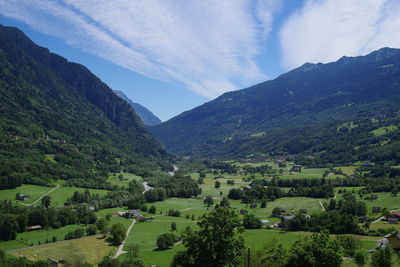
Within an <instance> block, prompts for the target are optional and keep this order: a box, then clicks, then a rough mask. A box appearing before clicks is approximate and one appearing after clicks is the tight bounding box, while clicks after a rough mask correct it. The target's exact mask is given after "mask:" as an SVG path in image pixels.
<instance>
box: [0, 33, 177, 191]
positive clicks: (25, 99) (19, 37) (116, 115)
mask: <svg viewBox="0 0 400 267" xmlns="http://www.w3.org/2000/svg"><path fill="white" fill-rule="evenodd" d="M0 102H1V105H0V112H1V120H0V162H1V163H2V164H1V166H0V176H1V177H2V179H1V187H2V188H12V187H15V186H18V185H20V184H21V182H24V183H33V184H41V185H44V184H49V183H50V182H51V181H52V180H54V179H66V180H68V179H81V180H82V179H83V180H86V181H88V180H97V181H98V180H103V181H104V179H105V178H106V177H107V176H108V173H110V172H111V173H112V172H120V171H121V169H124V171H129V172H132V173H136V174H138V175H142V174H144V173H146V172H148V171H149V170H150V169H153V170H154V169H160V168H161V169H164V170H167V169H169V168H170V167H169V156H168V155H167V153H166V152H165V151H164V150H163V148H162V147H161V145H160V144H159V143H158V142H157V141H156V140H155V139H154V138H153V136H152V135H151V134H150V133H149V132H148V131H147V130H146V129H145V128H144V126H143V124H142V122H141V121H140V119H139V117H138V116H137V115H136V114H135V112H134V111H133V109H132V107H130V106H129V105H128V104H127V103H126V102H125V101H124V100H122V99H120V98H119V97H118V96H116V95H115V94H114V93H113V91H112V90H111V89H110V88H109V87H108V86H107V85H106V84H104V83H103V82H102V81H101V80H100V79H99V78H97V77H96V76H94V75H93V74H92V73H91V72H90V71H89V70H88V69H86V68H85V67H84V66H82V65H79V64H76V63H72V62H68V61H67V60H66V59H64V58H63V57H61V56H58V55H56V54H53V53H51V52H50V51H49V50H48V49H46V48H43V47H39V46H37V45H36V44H34V43H33V42H32V41H31V40H30V39H28V38H27V37H26V36H25V35H24V34H23V33H22V32H21V31H19V30H18V29H15V28H11V27H3V26H1V27H0Z"/></svg>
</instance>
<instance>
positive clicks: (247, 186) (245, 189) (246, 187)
mask: <svg viewBox="0 0 400 267" xmlns="http://www.w3.org/2000/svg"><path fill="white" fill-rule="evenodd" d="M251 188H252V187H251V185H246V186H243V191H248V190H251Z"/></svg>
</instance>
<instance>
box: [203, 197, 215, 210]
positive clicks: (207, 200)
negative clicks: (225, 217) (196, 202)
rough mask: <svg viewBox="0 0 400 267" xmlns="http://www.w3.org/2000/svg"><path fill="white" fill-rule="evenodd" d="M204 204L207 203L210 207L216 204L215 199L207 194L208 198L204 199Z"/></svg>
mask: <svg viewBox="0 0 400 267" xmlns="http://www.w3.org/2000/svg"><path fill="white" fill-rule="evenodd" d="M203 203H204V205H207V207H210V206H212V205H214V199H213V197H212V196H206V198H205V199H204V200H203Z"/></svg>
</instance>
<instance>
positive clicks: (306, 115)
mask: <svg viewBox="0 0 400 267" xmlns="http://www.w3.org/2000/svg"><path fill="white" fill-rule="evenodd" d="M399 107H400V49H392V48H382V49H380V50H378V51H374V52H372V53H371V54H369V55H366V56H359V57H342V58H341V59H339V60H338V61H336V62H333V63H328V64H310V63H306V64H304V65H303V66H301V67H299V68H297V69H294V70H292V71H290V72H288V73H286V74H283V75H281V76H279V77H278V78H276V79H274V80H271V81H267V82H264V83H260V84H258V85H255V86H252V87H250V88H247V89H243V90H240V91H233V92H229V93H225V94H223V95H222V96H220V97H218V98H217V99H215V100H213V101H211V102H208V103H206V104H204V105H202V106H199V107H197V108H195V109H193V110H190V111H187V112H184V113H182V114H180V115H179V116H177V117H174V118H172V119H171V120H169V121H167V122H165V123H162V124H160V125H157V126H155V127H153V128H152V129H151V131H152V132H153V133H154V134H155V135H156V136H157V137H158V138H159V140H161V142H162V143H163V144H164V145H165V146H166V147H167V150H169V151H170V152H172V153H175V154H178V155H191V156H200V157H202V156H226V155H230V154H232V153H234V152H235V151H239V152H240V153H242V154H248V153H252V152H254V150H255V149H249V147H250V145H249V146H247V145H244V143H247V144H248V142H249V140H252V139H254V138H260V137H261V138H263V137H265V136H266V135H269V134H274V133H276V131H277V130H283V129H289V128H293V127H309V126H315V125H318V124H320V123H325V122H336V123H344V122H349V121H353V120H355V119H357V120H360V119H366V118H369V117H379V116H380V115H382V116H386V115H385V114H389V113H393V112H395V111H396V110H398V109H399ZM275 136H276V137H277V138H279V136H278V135H275ZM275 141H276V140H275ZM257 142H259V139H257ZM265 142H267V140H265ZM268 142H270V141H268ZM268 146H269V145H268V143H266V144H264V145H263V147H268ZM239 147H241V150H238V148H239ZM259 152H260V151H259ZM261 152H262V151H261ZM265 152H268V151H265ZM280 152H286V153H289V152H290V151H289V150H287V149H286V151H285V149H283V150H282V151H280ZM297 152H298V151H297Z"/></svg>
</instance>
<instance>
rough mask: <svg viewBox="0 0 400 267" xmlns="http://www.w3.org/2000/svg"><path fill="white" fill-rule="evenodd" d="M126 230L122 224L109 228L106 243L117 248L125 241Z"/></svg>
mask: <svg viewBox="0 0 400 267" xmlns="http://www.w3.org/2000/svg"><path fill="white" fill-rule="evenodd" d="M125 233H126V228H125V226H124V225H123V224H122V223H116V224H113V225H112V226H111V230H110V234H111V236H110V237H109V238H108V241H109V242H110V243H111V244H112V245H114V246H118V245H119V244H121V243H122V241H124V239H125Z"/></svg>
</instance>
